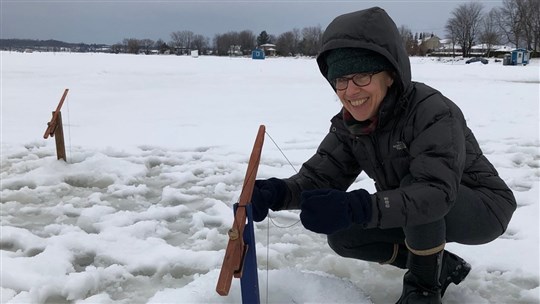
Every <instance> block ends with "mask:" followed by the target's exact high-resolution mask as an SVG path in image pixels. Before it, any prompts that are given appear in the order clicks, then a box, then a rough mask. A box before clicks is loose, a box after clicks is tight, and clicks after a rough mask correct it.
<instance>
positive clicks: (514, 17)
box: [497, 0, 523, 47]
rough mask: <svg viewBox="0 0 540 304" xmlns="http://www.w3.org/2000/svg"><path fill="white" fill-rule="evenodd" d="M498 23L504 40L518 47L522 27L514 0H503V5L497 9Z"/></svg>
mask: <svg viewBox="0 0 540 304" xmlns="http://www.w3.org/2000/svg"><path fill="white" fill-rule="evenodd" d="M497 19H498V23H499V28H500V30H501V31H502V32H503V33H504V36H505V37H506V40H507V41H508V42H510V43H512V44H514V45H515V47H519V44H520V38H521V36H522V34H523V27H522V24H521V21H520V19H519V11H518V5H517V2H516V1H515V0H503V6H502V8H500V9H499V11H498V18H497Z"/></svg>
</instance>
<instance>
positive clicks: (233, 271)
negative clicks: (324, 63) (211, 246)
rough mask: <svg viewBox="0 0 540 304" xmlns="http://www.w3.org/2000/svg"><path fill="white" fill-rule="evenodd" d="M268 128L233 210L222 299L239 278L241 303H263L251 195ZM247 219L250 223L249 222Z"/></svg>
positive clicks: (220, 291)
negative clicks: (233, 281) (260, 293)
mask: <svg viewBox="0 0 540 304" xmlns="http://www.w3.org/2000/svg"><path fill="white" fill-rule="evenodd" d="M264 134H265V126H264V125H261V126H260V127H259V132H258V133H257V138H256V139H255V144H254V146H253V150H252V151H251V156H250V159H249V163H248V167H247V170H246V176H245V179H244V185H243V187H242V192H241V193H240V198H239V200H238V203H237V204H235V208H234V223H233V226H232V228H231V229H230V230H229V242H228V244H227V249H226V251H225V257H224V259H223V265H222V267H221V272H220V274H219V279H218V283H217V286H216V291H217V293H218V294H219V295H221V296H226V295H228V294H229V290H230V288H231V283H232V278H233V277H235V278H240V284H241V286H240V287H241V290H242V303H245V304H246V303H250V304H252V303H254V304H257V303H260V296H259V279H258V275H257V258H256V252H255V233H254V230H253V219H252V209H251V203H250V202H251V196H252V195H253V188H254V187H255V178H256V176H257V169H258V167H259V162H260V159H261V151H262V146H263V142H264ZM246 220H247V223H246Z"/></svg>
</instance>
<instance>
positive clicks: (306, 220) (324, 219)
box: [300, 189, 371, 234]
mask: <svg viewBox="0 0 540 304" xmlns="http://www.w3.org/2000/svg"><path fill="white" fill-rule="evenodd" d="M300 209H301V210H302V211H301V212H300V219H301V220H302V224H303V225H304V227H306V228H307V229H309V230H311V231H313V232H316V233H324V234H332V233H334V232H337V231H339V230H343V229H346V228H348V227H349V226H351V225H352V224H364V223H367V222H369V221H370V220H371V195H370V194H369V193H368V192H367V191H366V190H364V189H358V190H354V191H351V192H345V191H339V190H334V189H317V190H310V191H304V192H302V200H301V202H300Z"/></svg>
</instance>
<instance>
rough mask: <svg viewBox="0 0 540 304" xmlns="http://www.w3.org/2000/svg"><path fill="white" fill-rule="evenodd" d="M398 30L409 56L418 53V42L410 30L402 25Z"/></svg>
mask: <svg viewBox="0 0 540 304" xmlns="http://www.w3.org/2000/svg"><path fill="white" fill-rule="evenodd" d="M398 30H399V35H400V36H401V40H402V41H403V45H404V46H405V49H406V50H407V54H409V56H415V55H418V43H417V40H416V39H414V37H413V34H412V31H411V30H410V29H409V28H408V27H406V26H404V25H402V26H400V27H399V29H398Z"/></svg>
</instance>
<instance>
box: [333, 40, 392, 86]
mask: <svg viewBox="0 0 540 304" xmlns="http://www.w3.org/2000/svg"><path fill="white" fill-rule="evenodd" d="M326 65H327V66H328V73H327V74H326V79H328V80H330V81H333V80H334V79H336V78H338V77H341V76H345V75H350V74H355V73H369V72H380V71H390V70H394V67H393V66H392V64H391V63H390V62H389V61H388V60H387V59H386V58H385V57H384V56H383V55H381V54H379V53H377V52H374V51H371V50H367V49H359V48H340V49H334V50H331V51H330V52H329V53H328V55H326Z"/></svg>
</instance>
